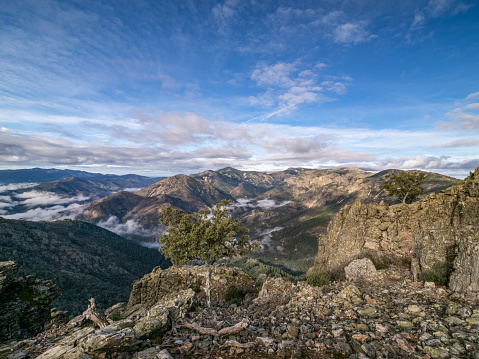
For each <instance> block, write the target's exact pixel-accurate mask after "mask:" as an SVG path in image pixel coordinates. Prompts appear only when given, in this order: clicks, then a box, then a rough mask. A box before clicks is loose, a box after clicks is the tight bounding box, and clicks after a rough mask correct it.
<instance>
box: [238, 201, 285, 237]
mask: <svg viewBox="0 0 479 359" xmlns="http://www.w3.org/2000/svg"><path fill="white" fill-rule="evenodd" d="M237 202H238V203H235V204H233V205H232V206H233V207H250V208H255V207H259V208H262V209H271V208H278V207H282V206H285V205H287V204H289V203H293V202H292V201H283V202H276V201H275V200H272V199H261V200H258V201H256V200H250V199H247V198H239V199H238V200H237ZM269 233H271V232H268V233H267V234H269Z"/></svg>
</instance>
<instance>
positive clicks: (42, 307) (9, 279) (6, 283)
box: [0, 261, 61, 343]
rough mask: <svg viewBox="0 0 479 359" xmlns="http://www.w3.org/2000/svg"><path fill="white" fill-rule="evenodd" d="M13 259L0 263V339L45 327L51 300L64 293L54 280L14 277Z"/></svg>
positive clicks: (14, 336)
mask: <svg viewBox="0 0 479 359" xmlns="http://www.w3.org/2000/svg"><path fill="white" fill-rule="evenodd" d="M17 270H18V268H17V266H16V264H15V263H14V262H11V261H10V262H1V263H0V343H1V342H6V341H11V340H16V339H22V338H28V337H30V336H33V335H36V334H37V333H40V332H41V331H43V330H44V326H45V324H46V323H47V322H48V321H49V320H50V318H51V313H50V312H51V309H52V307H51V304H52V302H53V300H54V299H55V298H56V297H58V296H59V295H60V294H61V290H60V289H59V288H58V287H57V286H56V285H55V284H54V283H53V281H42V280H40V279H38V278H36V277H33V276H29V277H27V278H25V279H24V278H15V277H14V275H15V273H16V272H17Z"/></svg>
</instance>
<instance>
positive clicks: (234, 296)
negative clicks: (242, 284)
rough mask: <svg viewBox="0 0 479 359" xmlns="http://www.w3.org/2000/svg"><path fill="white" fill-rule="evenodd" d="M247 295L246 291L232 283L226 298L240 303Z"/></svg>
mask: <svg viewBox="0 0 479 359" xmlns="http://www.w3.org/2000/svg"><path fill="white" fill-rule="evenodd" d="M245 295H246V293H245V291H244V290H242V289H241V288H238V287H237V286H235V285H234V284H231V285H230V286H229V287H228V288H227V289H226V293H225V300H226V301H227V302H228V303H230V304H236V305H239V304H240V303H241V301H242V300H243V298H244V296H245Z"/></svg>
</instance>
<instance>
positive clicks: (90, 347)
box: [79, 326, 137, 354]
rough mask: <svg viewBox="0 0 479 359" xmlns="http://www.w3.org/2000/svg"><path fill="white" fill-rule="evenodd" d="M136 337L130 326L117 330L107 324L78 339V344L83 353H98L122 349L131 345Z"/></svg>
mask: <svg viewBox="0 0 479 359" xmlns="http://www.w3.org/2000/svg"><path fill="white" fill-rule="evenodd" d="M136 341H137V338H136V336H135V332H134V331H133V329H132V328H125V329H122V330H117V329H116V328H114V327H111V326H108V327H105V328H102V329H98V330H96V331H95V332H94V333H92V334H89V335H88V336H86V337H84V338H82V339H80V341H79V346H80V348H82V350H83V351H84V352H85V353H88V354H98V353H102V352H108V351H112V350H114V351H122V350H125V349H128V348H129V347H131V346H132V345H133V344H134V343H135V342H136Z"/></svg>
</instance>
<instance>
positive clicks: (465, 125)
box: [436, 92, 479, 132]
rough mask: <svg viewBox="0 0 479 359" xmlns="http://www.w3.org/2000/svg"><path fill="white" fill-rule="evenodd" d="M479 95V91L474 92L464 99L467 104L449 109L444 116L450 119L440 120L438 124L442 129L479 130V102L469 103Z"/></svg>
mask: <svg viewBox="0 0 479 359" xmlns="http://www.w3.org/2000/svg"><path fill="white" fill-rule="evenodd" d="M478 97H479V93H478V92H476V93H472V94H470V95H468V96H466V98H465V99H464V102H465V104H464V105H462V106H460V107H457V108H455V109H453V110H452V111H449V112H448V113H446V114H445V115H444V117H446V118H448V119H450V121H439V122H437V123H436V126H437V127H438V128H440V129H451V128H454V129H458V130H465V131H474V132H477V131H479V103H478V102H473V103H467V102H470V101H471V100H475V99H477V98H478Z"/></svg>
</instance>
